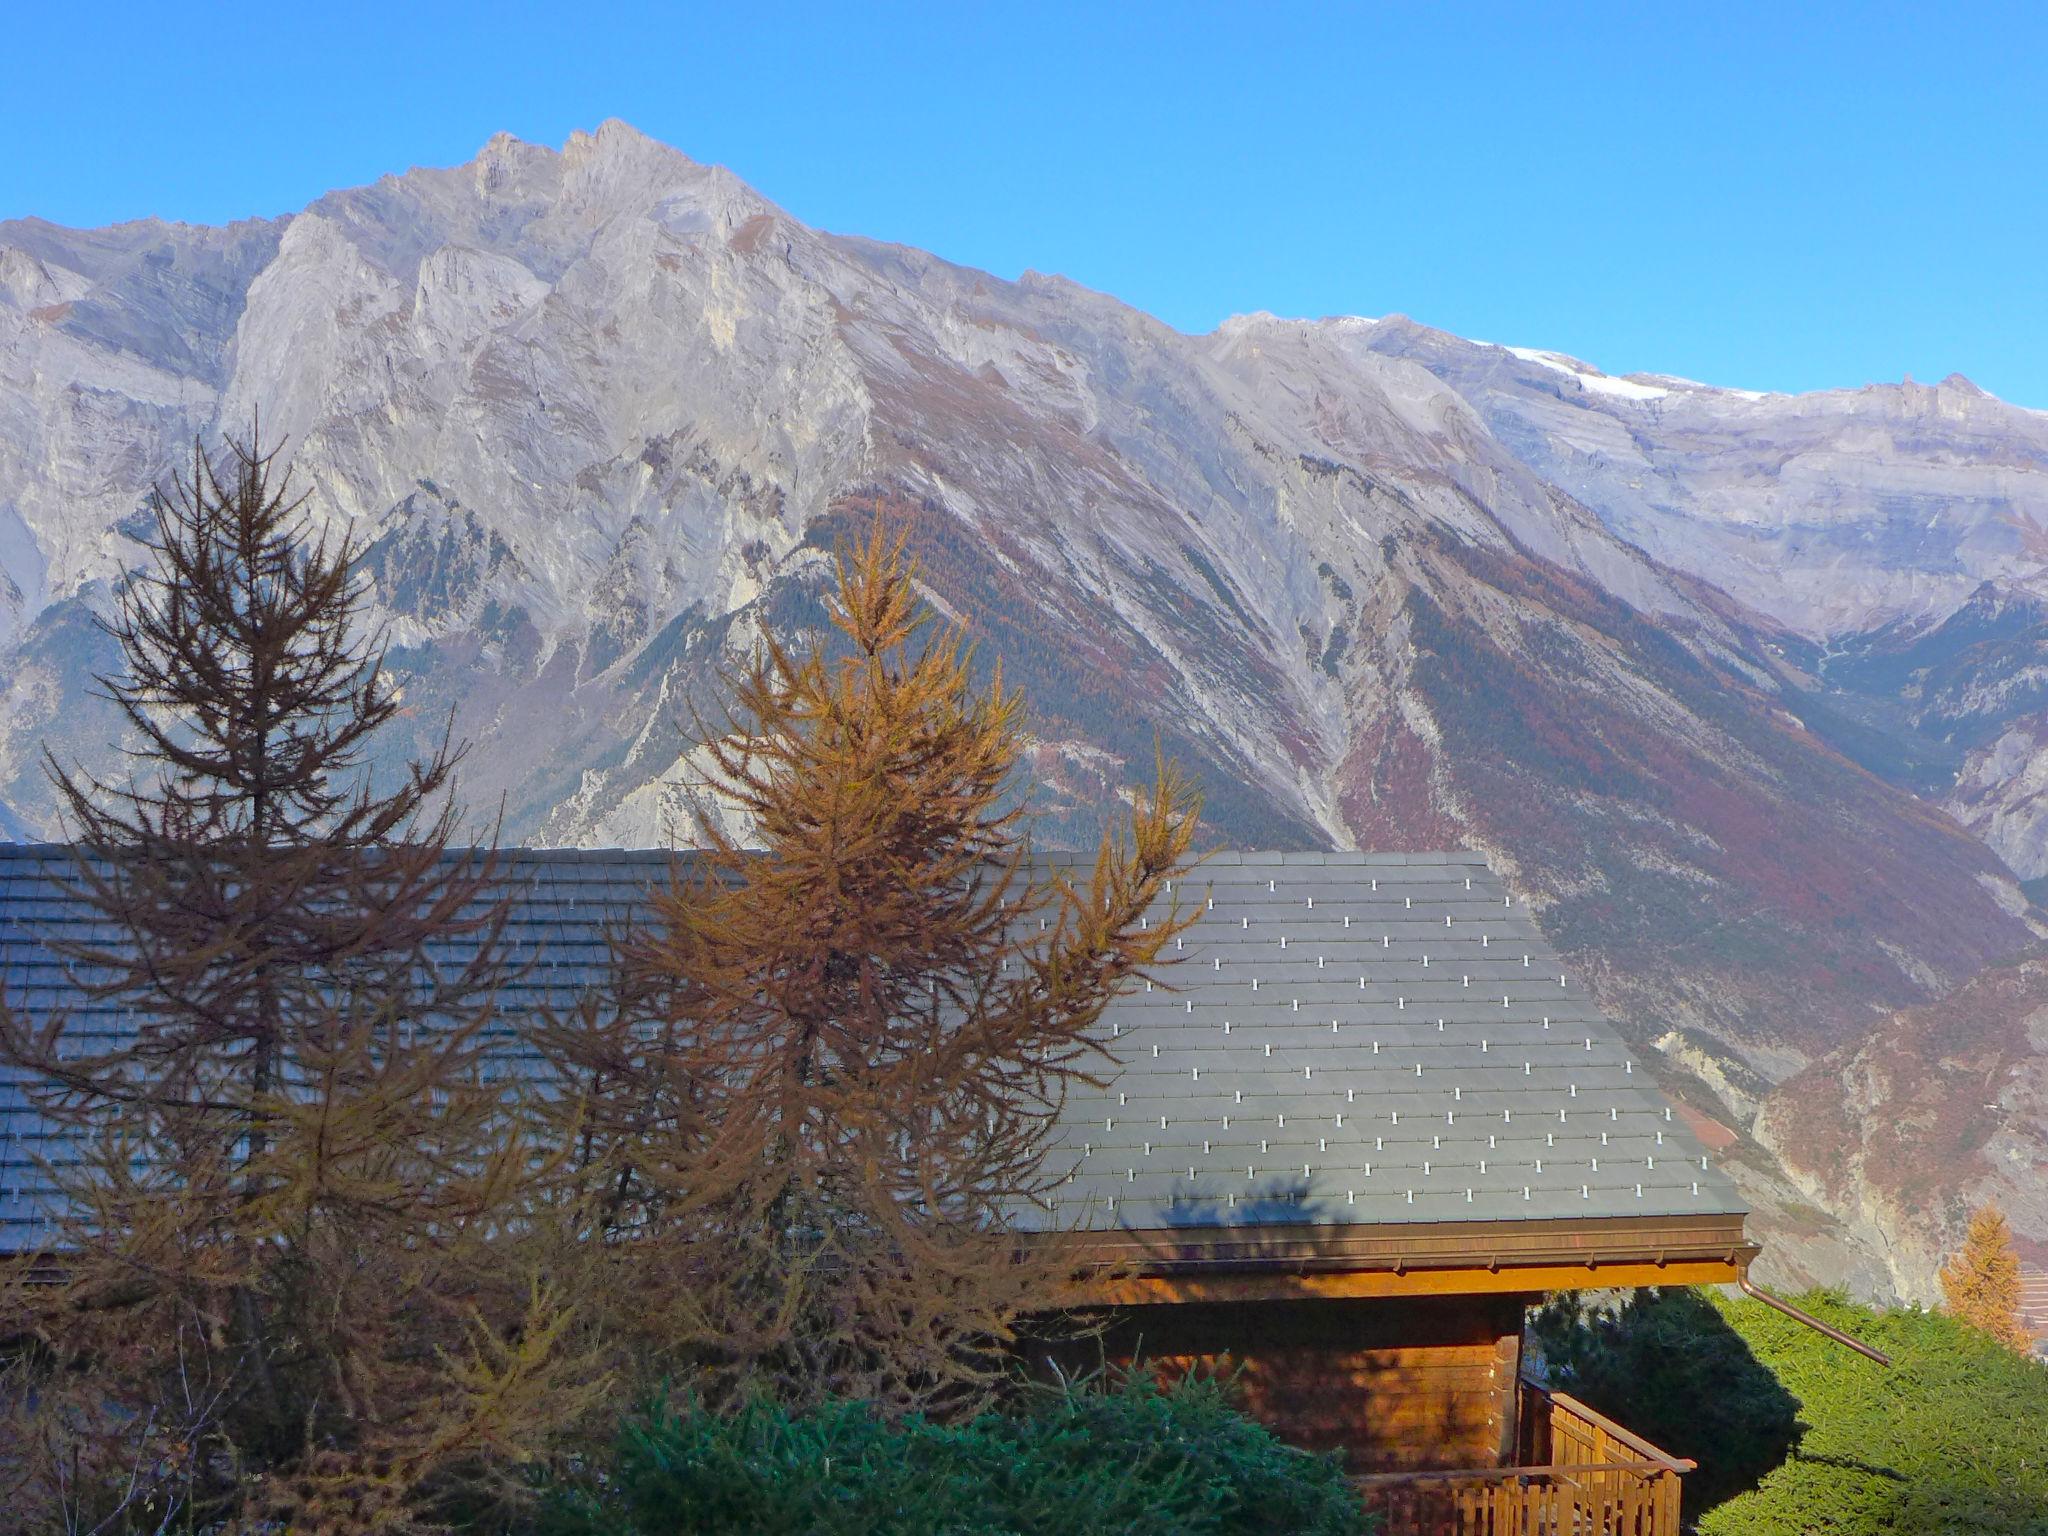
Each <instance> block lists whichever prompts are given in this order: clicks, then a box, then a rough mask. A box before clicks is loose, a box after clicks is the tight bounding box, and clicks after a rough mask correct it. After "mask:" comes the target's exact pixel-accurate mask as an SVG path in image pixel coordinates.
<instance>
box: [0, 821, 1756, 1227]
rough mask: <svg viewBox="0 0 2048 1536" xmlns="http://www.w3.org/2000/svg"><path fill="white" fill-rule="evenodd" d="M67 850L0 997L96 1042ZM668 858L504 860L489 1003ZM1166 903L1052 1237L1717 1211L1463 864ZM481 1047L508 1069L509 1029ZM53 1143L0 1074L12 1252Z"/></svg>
mask: <svg viewBox="0 0 2048 1536" xmlns="http://www.w3.org/2000/svg"><path fill="white" fill-rule="evenodd" d="M70 857H71V855H70V853H69V851H68V850H66V849H64V848H62V847H56V846H51V845H0V981H4V983H5V985H6V989H7V996H8V999H9V1001H10V1003H11V1004H12V1006H14V1007H15V1008H17V1009H25V1010H27V1011H28V1012H30V1013H32V1014H36V1015H43V1016H46V1015H48V1014H49V1013H50V1012H51V1011H53V1010H69V1017H70V1022H69V1024H68V1026H67V1027H69V1028H73V1029H77V1030H80V1031H82V1032H118V1031H120V1030H121V1029H122V1028H123V1021H122V1019H121V1018H120V1017H119V1016H118V1015H117V1014H114V1013H112V1012H111V1011H108V1010H97V1011H96V1010H94V1009H92V1008H90V1007H88V1006H86V1005H84V1004H83V1002H82V1000H81V998H80V996H79V993H78V990H77V988H76V987H75V985H74V984H73V983H72V982H71V980H70V979H69V978H68V976H67V975H66V973H65V970H64V968H63V966H62V965H61V964H60V963H59V962H58V961H57V960H56V959H55V958H54V957H53V956H52V955H51V954H50V952H49V950H48V949H47V948H46V947H45V945H44V938H45V936H54V935H58V934H63V933H67V932H70V933H77V932H79V931H80V929H81V925H83V926H85V927H90V926H91V924H92V923H93V921H94V917H93V914H92V913H91V912H90V911H89V910H87V909H85V908H83V907H82V906H81V905H80V904H79V903H78V902H77V901H76V899H75V898H73V897H71V896H70V895H68V894H67V893H66V890H65V885H64V877H65V874H66V871H67V869H68V865H69V860H70ZM671 857H672V856H671V855H669V854H667V853H665V852H660V851H629V850H607V849H595V850H561V851H554V850H536V849H516V850H508V851H507V852H506V853H505V854H504V855H503V860H504V863H503V869H504V873H505V876H506V878H507V880H508V882H509V883H510V884H511V886H512V888H513V889H514V891H515V892H516V913H515V916H514V919H513V921H512V923H511V925H510V928H509V932H508V940H509V942H510V944H511V945H512V946H513V947H514V950H515V958H519V959H526V958H531V959H532V961H533V962H534V963H533V964H532V965H531V967H530V968H529V969H528V970H527V972H526V974H525V975H524V976H523V977H522V978H521V979H520V980H519V981H518V982H517V983H515V988H514V991H513V993H512V994H511V995H509V996H508V997H506V998H505V1000H504V1005H503V1010H502V1011H503V1014H504V1016H505V1017H506V1018H507V1019H508V1020H510V1019H513V1018H517V1017H519V1016H521V1015H523V1014H525V1013H527V1012H529V1011H530V1010H531V1009H532V1008H533V1007H535V1006H538V1005H540V1004H542V1003H547V1004H550V1005H554V1006H563V1005H566V1004H567V1003H569V1002H570V1001H571V1000H572V999H573V998H574V997H575V996H576V995H577V994H578V992H579V991H580V990H581V989H583V988H584V987H586V986H588V985H591V984H593V983H595V982H599V981H601V980H602V979H603V977H604V973H605V962H606V948H605V942H604V927H605V924H606V922H607V920H608V919H613V918H619V917H624V916H628V915H630V914H631V913H632V912H633V911H634V910H635V909H636V908H637V907H638V906H639V904H640V903H641V901H642V899H643V895H644V892H645V891H646V889H647V887H648V884H649V883H650V882H652V881H657V880H659V879H661V878H662V877H663V876H664V874H665V871H666V869H667V867H668V864H669V860H670V859H671ZM1179 895H1180V897H1181V899H1182V900H1183V901H1184V902H1187V903H1192V904H1193V905H1194V906H1196V907H1198V908H1199V909H1200V915H1199V918H1198V921H1197V922H1196V923H1195V925H1194V926H1193V927H1192V928H1191V929H1190V930H1189V931H1188V933H1187V934H1186V936H1185V937H1184V939H1183V940H1182V941H1181V944H1180V947H1179V948H1178V949H1176V950H1174V951H1171V953H1172V955H1173V957H1174V959H1175V961H1176V963H1175V964H1174V965H1172V966H1170V967H1169V968H1167V969H1165V970H1164V971H1163V972H1162V973H1161V979H1160V981H1159V982H1158V983H1157V984H1155V985H1152V986H1150V987H1149V988H1141V989H1139V990H1137V991H1134V992H1133V993H1131V994H1129V995H1127V996H1125V997H1123V998H1121V999H1119V1000H1118V1001H1117V1002H1116V1003H1115V1004H1114V1005H1112V1007H1111V1008H1110V1010H1109V1012H1108V1013H1107V1014H1106V1015H1105V1017H1104V1020H1103V1024H1102V1029H1103V1032H1104V1033H1105V1035H1106V1036H1108V1037H1109V1039H1110V1041H1111V1043H1112V1046H1113V1049H1114V1051H1115V1053H1116V1056H1117V1058H1118V1060H1119V1062H1120V1066H1119V1068H1118V1069H1117V1070H1116V1072H1115V1074H1114V1076H1113V1078H1112V1080H1111V1081H1110V1082H1109V1083H1108V1085H1107V1086H1106V1087H1105V1088H1103V1089H1087V1090H1080V1091H1077V1092H1076V1093H1075V1094H1074V1096H1073V1097H1072V1098H1071V1099H1070V1101H1069V1103H1068V1105H1067V1107H1066V1110H1065V1113H1064V1115H1063V1117H1062V1124H1061V1133H1060V1145H1059V1147H1058V1150H1057V1151H1056V1152H1055V1154H1054V1156H1055V1158H1056V1159H1057V1162H1056V1165H1055V1166H1056V1167H1057V1168H1058V1169H1059V1170H1060V1171H1061V1172H1062V1173H1063V1174H1065V1175H1067V1177H1066V1181H1065V1182H1064V1183H1063V1184H1062V1185H1061V1186H1060V1189H1059V1194H1058V1207H1057V1208H1056V1209H1055V1210H1054V1211H1053V1212H1052V1213H1050V1217H1049V1220H1050V1222H1051V1223H1052V1224H1053V1225H1056V1226H1059V1227H1062V1228H1082V1229H1086V1230H1094V1231H1099V1232H1103V1233H1105V1234H1108V1233H1112V1232H1167V1233H1173V1232H1178V1233H1184V1234H1188V1235H1193V1234H1194V1233H1195V1232H1197V1231H1201V1232H1206V1233H1209V1234H1212V1235H1222V1234H1223V1233H1224V1232H1225V1231H1227V1230H1228V1229H1257V1230H1260V1231H1269V1230H1271V1231H1277V1230H1281V1229H1285V1230H1290V1231H1299V1230H1301V1229H1304V1228H1312V1229H1330V1228H1346V1229H1348V1228H1358V1227H1366V1228H1379V1229H1387V1228H1399V1227H1404V1226H1407V1225H1410V1224H1455V1223H1467V1224H1469V1223H1478V1224H1482V1225H1486V1226H1489V1227H1491V1226H1492V1225H1495V1224H1512V1225H1514V1226H1517V1227H1519V1225H1520V1224H1522V1223H1530V1222H1535V1223H1574V1224H1585V1223H1593V1224H1595V1225H1598V1224H1601V1223H1603V1222H1608V1223H1613V1222H1619V1223H1624V1224H1627V1225H1630V1226H1640V1225H1641V1224H1642V1219H1643V1218H1670V1219H1673V1220H1675V1221H1685V1220H1690V1219H1693V1218H1721V1219H1722V1220H1721V1221H1720V1223H1719V1225H1720V1227H1721V1228H1722V1229H1723V1230H1726V1229H1727V1225H1728V1224H1727V1221H1726V1220H1725V1218H1730V1217H1734V1218H1739V1216H1740V1214H1741V1212H1742V1210H1743V1207H1742V1203H1741V1201H1740V1199H1739V1197H1738V1196H1737V1194H1736V1192H1735V1190H1734V1187H1733V1185H1732V1184H1731V1183H1730V1182H1729V1180H1728V1178H1727V1177H1726V1175H1725V1174H1724V1173H1722V1172H1721V1170H1720V1169H1719V1167H1718V1166H1717V1165H1716V1163H1715V1162H1714V1160H1713V1159H1712V1157H1711V1156H1710V1155H1709V1154H1708V1153H1706V1152H1705V1151H1704V1150H1703V1149H1702V1148H1701V1146H1700V1145H1699V1143H1698V1142H1697V1140H1696V1139H1695V1138H1694V1137H1693V1135H1692V1133H1691V1132H1690V1131H1689V1130H1688V1129H1687V1127H1686V1125H1685V1124H1684V1122H1683V1120H1682V1119H1680V1118H1679V1117H1677V1116H1675V1115H1674V1114H1673V1113H1672V1109H1671V1106H1670V1105H1669V1104H1667V1103H1666V1102H1665V1100H1664V1099H1663V1098H1662V1097H1661V1096H1660V1095H1659V1093H1658V1091H1657V1090H1656V1088H1655V1087H1654V1086H1653V1085H1652V1084H1651V1082H1650V1081H1649V1079H1648V1077H1647V1075H1646V1074H1645V1073H1644V1072H1643V1071H1642V1070H1641V1068H1640V1067H1639V1066H1638V1065H1637V1064H1636V1063H1635V1062H1634V1061H1633V1060H1632V1059H1631V1057H1630V1055H1629V1052H1628V1050H1627V1049H1626V1047H1625V1046H1624V1045H1623V1043H1622V1041H1621V1039H1620V1037H1619V1036H1618V1035H1617V1034H1616V1033H1615V1031H1614V1029H1613V1028H1612V1026H1611V1025H1609V1024H1608V1023H1607V1022H1606V1021H1605V1020H1604V1019H1603V1018H1602V1017H1601V1016H1600V1013H1599V1011H1598V1010H1597V1009H1596V1008H1595V1006H1594V1005H1593V1003H1592V1001H1591V999H1590V997H1589V996H1588V994H1587V993H1586V991H1585V989H1584V988H1583V987H1582V986H1580V985H1579V984H1578V983H1577V982H1576V981H1575V980H1574V979H1573V978H1572V977H1571V975H1570V973H1569V972H1568V971H1567V970H1566V968H1565V967H1564V966H1563V965H1562V963H1561V962H1560V961H1559V959H1558V957H1557V955H1556V953H1555V952H1554V951H1553V950H1552V949H1551V948H1550V946H1549V945H1548V944H1547V943H1545V942H1544V940H1543V938H1542V936H1541V934H1539V933H1538V932H1537V930H1536V927H1535V925H1534V923H1533V922H1532V921H1531V920H1530V917H1529V914H1528V912H1527V910H1526V908H1525V907H1524V906H1523V905H1522V903H1521V902H1520V901H1519V900H1518V899H1517V898H1515V897H1513V896H1512V895H1511V894H1510V893H1509V892H1508V890H1507V888H1506V887H1505V885H1504V884H1503V883H1502V881H1501V880H1500V879H1499V877H1498V876H1496V875H1495V874H1494V873H1493V871H1492V870H1491V869H1490V868H1489V867H1488V865H1487V864H1486V862H1485V860H1484V859H1483V858H1482V857H1481V856H1480V855H1478V854H1470V853H1406V854H1401V853H1391V854H1389V853H1250V852H1246V853H1220V854H1216V855H1213V856H1212V857H1211V858H1210V859H1209V860H1208V861H1207V862H1206V863H1204V864H1203V865H1202V866H1201V868H1200V869H1199V870H1198V871H1197V872H1195V874H1193V875H1192V876H1191V877H1189V878H1188V879H1187V880H1185V881H1184V882H1182V885H1181V890H1180V892H1179ZM450 958H451V959H452V958H454V956H453V955H452V954H451V956H450ZM500 1048H501V1050H502V1051H503V1052H504V1057H505V1060H506V1062H507V1064H508V1066H511V1065H512V1064H514V1063H518V1066H517V1067H516V1068H515V1069H516V1070H528V1069H530V1067H531V1065H532V1064H531V1063H530V1062H528V1061H526V1059H525V1058H524V1057H523V1055H522V1048H521V1047H520V1045H519V1044H518V1042H517V1040H516V1038H515V1036H514V1035H513V1033H512V1028H511V1025H510V1024H509V1022H508V1024H507V1025H506V1026H505V1027H504V1031H503V1034H502V1037H501V1046H500ZM68 1150H69V1149H67V1147H66V1146H65V1145H64V1143H63V1141H62V1139H61V1137H59V1136H58V1135H56V1134H54V1133H53V1132H52V1129H51V1128H50V1127H49V1126H48V1125H47V1124H45V1123H44V1122H43V1121H42V1120H41V1119H40V1117H39V1116H38V1115H37V1114H36V1112H35V1110H34V1109H33V1108H32V1107H31V1106H30V1104H29V1103H28V1101H27V1099H26V1096H25V1094H24V1091H23V1087H22V1085H21V1084H20V1083H19V1082H18V1081H15V1080H13V1079H12V1078H10V1077H9V1076H8V1075H7V1069H5V1068H0V1249H17V1250H18V1249H20V1248H22V1247H24V1246H30V1245H32V1244H33V1243H34V1242H35V1241H36V1237H37V1234H38V1232H39V1231H40V1229H41V1226H42V1223H43V1221H44V1219H45V1212H46V1210H47V1204H48V1194H47V1182H46V1175H45V1174H44V1172H43V1170H42V1167H41V1163H42V1161H43V1160H45V1159H48V1160H51V1161H56V1162H62V1161H63V1160H64V1159H65V1157H66V1156H67V1155H68ZM1046 1219H1047V1218H1045V1217H1040V1218H1038V1220H1040V1221H1043V1220H1046ZM1020 1221H1021V1222H1022V1224H1026V1225H1030V1224H1033V1223H1032V1221H1031V1218H1029V1217H1020ZM1444 1230H1451V1228H1449V1227H1445V1228H1444ZM1457 1230H1465V1229H1464V1228H1462V1227H1461V1228H1458V1229H1457ZM1736 1230H1737V1231H1738V1232H1739V1222H1738V1225H1737V1227H1736Z"/></svg>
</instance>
